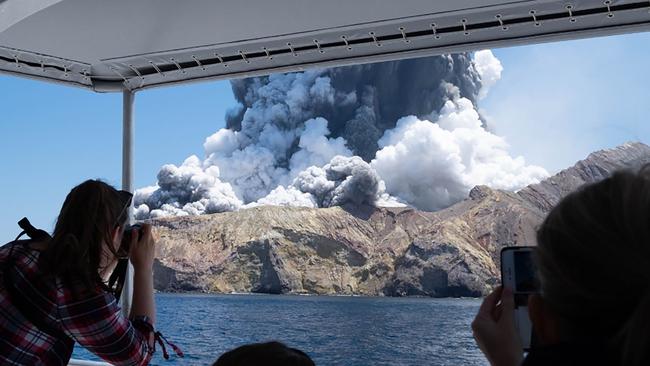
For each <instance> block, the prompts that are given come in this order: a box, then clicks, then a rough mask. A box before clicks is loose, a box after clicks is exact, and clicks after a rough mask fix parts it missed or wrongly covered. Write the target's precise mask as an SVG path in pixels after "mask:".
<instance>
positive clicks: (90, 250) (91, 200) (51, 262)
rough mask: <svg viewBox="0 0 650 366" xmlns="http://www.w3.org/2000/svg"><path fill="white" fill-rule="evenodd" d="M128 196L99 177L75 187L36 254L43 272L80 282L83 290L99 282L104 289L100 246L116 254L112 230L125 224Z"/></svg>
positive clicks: (67, 280) (70, 281) (92, 287)
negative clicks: (39, 252) (44, 247)
mask: <svg viewBox="0 0 650 366" xmlns="http://www.w3.org/2000/svg"><path fill="white" fill-rule="evenodd" d="M125 193H126V192H125ZM130 198H131V197H130V195H129V194H128V193H126V195H125V194H123V193H121V191H117V190H116V189H115V188H113V187H111V186H110V185H108V184H106V183H104V182H102V181H100V180H87V181H85V182H83V183H81V184H79V185H78V186H76V187H74V188H73V189H72V190H71V191H70V193H68V196H67V197H66V198H65V201H64V202H63V207H62V208H61V212H60V213H59V217H58V219H57V221H56V226H55V228H54V234H53V235H52V239H51V240H50V242H49V243H48V245H47V248H46V249H45V250H44V251H43V253H42V254H41V255H40V257H39V262H40V263H39V264H40V266H41V269H42V270H43V272H44V273H45V274H46V275H52V276H56V277H60V278H61V279H62V280H63V281H64V282H68V283H80V284H81V285H82V287H83V288H85V290H89V291H92V290H94V289H96V287H97V286H98V285H99V286H100V287H102V288H105V289H106V286H105V284H104V283H103V282H102V279H101V278H100V276H99V270H100V268H99V267H100V261H101V256H102V251H103V247H107V249H108V250H109V251H110V252H111V253H112V254H113V255H115V256H117V253H116V251H115V249H114V248H113V245H112V244H113V238H112V233H113V231H114V229H115V228H116V227H118V226H119V227H124V224H125V223H126V220H127V217H128V210H127V206H128V205H129V204H130ZM107 244H109V245H107Z"/></svg>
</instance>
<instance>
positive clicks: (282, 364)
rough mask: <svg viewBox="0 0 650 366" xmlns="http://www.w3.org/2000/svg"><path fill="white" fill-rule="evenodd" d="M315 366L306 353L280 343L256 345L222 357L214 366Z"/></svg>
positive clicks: (250, 345)
mask: <svg viewBox="0 0 650 366" xmlns="http://www.w3.org/2000/svg"><path fill="white" fill-rule="evenodd" d="M251 365H256V366H314V365H315V364H314V361H312V359H311V358H309V356H307V354H306V353H304V352H303V351H301V350H298V349H295V348H289V347H287V346H285V345H284V344H282V343H280V342H268V343H254V344H247V345H244V346H241V347H237V348H235V349H233V350H231V351H228V352H226V353H224V354H223V355H221V357H219V359H218V360H217V361H216V362H215V363H214V364H212V366H251Z"/></svg>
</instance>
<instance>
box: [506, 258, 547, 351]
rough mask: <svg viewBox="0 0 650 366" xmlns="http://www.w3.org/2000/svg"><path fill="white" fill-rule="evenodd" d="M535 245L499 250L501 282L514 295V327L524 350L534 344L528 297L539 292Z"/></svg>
mask: <svg viewBox="0 0 650 366" xmlns="http://www.w3.org/2000/svg"><path fill="white" fill-rule="evenodd" d="M534 254H535V247H506V248H503V249H502V250H501V283H502V285H503V287H508V288H511V289H512V290H513V292H514V297H515V327H516V328H517V332H518V333H519V337H520V339H521V343H522V345H523V347H524V351H530V349H531V347H532V346H533V345H534V344H535V339H536V337H535V332H534V329H533V325H532V323H531V322H530V318H529V316H528V297H529V296H530V295H532V294H535V293H538V292H539V280H538V279H537V269H536V268H535V261H534V260H533V256H534Z"/></svg>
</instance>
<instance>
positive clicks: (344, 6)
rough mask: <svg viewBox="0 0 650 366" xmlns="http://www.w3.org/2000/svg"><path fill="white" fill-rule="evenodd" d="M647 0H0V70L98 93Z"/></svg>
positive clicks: (638, 17) (637, 13) (565, 34)
mask: <svg viewBox="0 0 650 366" xmlns="http://www.w3.org/2000/svg"><path fill="white" fill-rule="evenodd" d="M649 10H650V1H648V0H636V1H634V0H631V1H630V0H611V1H609V0H607V1H603V0H570V2H567V1H549V0H538V1H516V0H437V1H434V0H406V1H399V2H396V1H394V0H380V1H377V0H355V1H346V0H273V1H268V0H237V1H232V0H221V1H210V0H183V1H178V0H112V1H105V0H0V72H5V73H9V74H17V75H19V76H26V77H33V78H38V79H43V80H49V81H54V82H61V83H65V84H69V85H75V86H80V87H85V88H88V89H92V90H95V91H99V92H112V91H115V92H117V91H123V90H128V91H136V90H140V89H144V88H149V87H154V86H163V85H169V84H174V83H183V82H187V81H193V80H203V79H228V78H237V77H246V76H254V75H263V74H269V73H272V72H286V71H299V70H304V69H305V68H309V67H317V66H341V65H349V64H358V63H365V62H373V61H382V60H391V59H400V58H408V57H418V56H427V55H435V54H441V53H449V52H459V51H469V50H475V49H481V48H493V47H502V46H508V45H516V44H530V43H538V42H546V41H554V40H563V39H575V38H584V37H593V36H599V35H611V34H617V33H628V32H637V31H644V30H648V29H650V12H649Z"/></svg>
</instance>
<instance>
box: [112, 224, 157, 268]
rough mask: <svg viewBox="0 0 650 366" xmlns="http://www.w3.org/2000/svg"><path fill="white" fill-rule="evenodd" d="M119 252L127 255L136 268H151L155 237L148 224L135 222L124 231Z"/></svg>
mask: <svg viewBox="0 0 650 366" xmlns="http://www.w3.org/2000/svg"><path fill="white" fill-rule="evenodd" d="M120 252H124V253H128V257H129V259H130V260H131V263H132V264H133V267H134V269H136V270H140V269H141V270H149V271H150V270H151V269H152V268H153V260H154V255H155V238H154V235H153V232H152V229H151V225H149V224H136V225H133V226H130V227H129V228H127V229H126V230H125V231H124V237H123V239H122V248H120Z"/></svg>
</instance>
